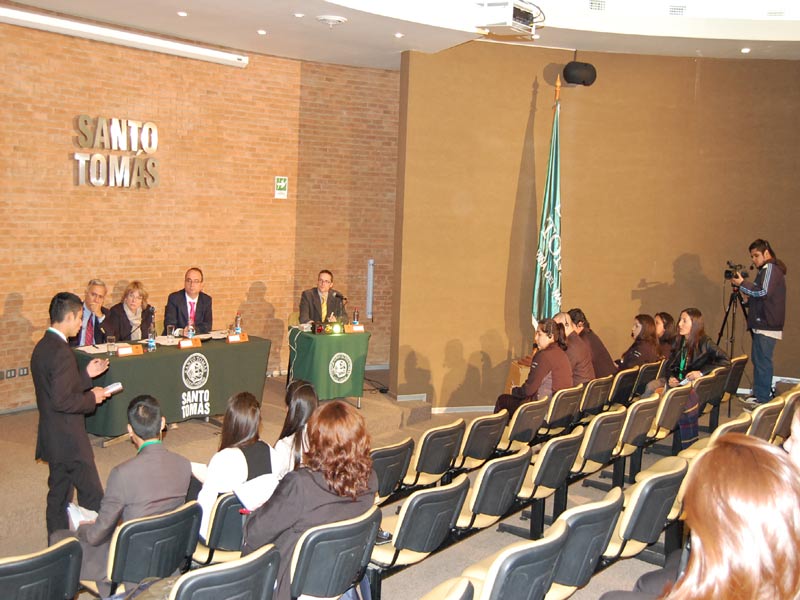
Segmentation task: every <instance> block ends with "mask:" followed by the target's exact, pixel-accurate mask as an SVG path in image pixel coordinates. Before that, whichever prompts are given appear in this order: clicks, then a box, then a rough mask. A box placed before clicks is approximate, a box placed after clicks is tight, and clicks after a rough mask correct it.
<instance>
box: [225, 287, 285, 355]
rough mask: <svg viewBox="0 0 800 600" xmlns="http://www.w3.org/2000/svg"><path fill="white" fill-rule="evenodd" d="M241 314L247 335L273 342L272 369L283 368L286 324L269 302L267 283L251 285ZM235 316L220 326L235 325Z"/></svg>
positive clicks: (271, 349) (240, 308) (241, 305)
mask: <svg viewBox="0 0 800 600" xmlns="http://www.w3.org/2000/svg"><path fill="white" fill-rule="evenodd" d="M239 312H240V313H241V315H242V326H243V328H244V330H245V331H246V332H247V333H249V334H251V335H257V336H259V337H266V338H268V339H269V340H271V342H272V345H271V348H270V360H271V361H272V368H273V369H281V368H283V367H284V365H283V362H282V361H281V350H282V349H283V344H284V341H285V339H284V338H285V337H286V335H287V331H286V324H285V323H284V321H283V320H282V319H278V318H277V317H276V316H275V306H274V305H273V304H272V303H271V302H268V301H267V284H266V283H264V282H263V281H254V282H252V283H251V284H250V287H249V288H248V290H247V296H246V298H245V300H244V301H243V302H242V303H241V304H240V305H239ZM234 316H235V315H231V316H230V317H229V318H228V319H227V320H225V322H224V323H220V326H221V327H227V326H228V325H230V324H231V323H233V318H234ZM276 361H277V362H276ZM287 361H288V357H287Z"/></svg>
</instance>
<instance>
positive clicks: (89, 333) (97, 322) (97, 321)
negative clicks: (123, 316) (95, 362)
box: [69, 279, 108, 346]
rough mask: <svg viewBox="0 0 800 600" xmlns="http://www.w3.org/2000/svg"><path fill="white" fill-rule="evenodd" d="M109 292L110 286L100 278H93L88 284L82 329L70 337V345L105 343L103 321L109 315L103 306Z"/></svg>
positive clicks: (84, 298)
mask: <svg viewBox="0 0 800 600" xmlns="http://www.w3.org/2000/svg"><path fill="white" fill-rule="evenodd" d="M107 293H108V288H106V284H105V283H103V282H102V281H101V280H100V279H92V280H91V281H89V283H88V284H86V293H85V294H84V296H83V315H82V320H81V330H80V331H79V332H78V333H77V335H75V336H73V337H71V338H69V345H70V346H92V345H94V344H105V342H106V332H105V330H104V329H103V322H104V321H105V320H106V316H108V309H107V308H106V307H105V306H103V302H105V299H106V294H107Z"/></svg>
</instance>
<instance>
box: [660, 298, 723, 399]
mask: <svg viewBox="0 0 800 600" xmlns="http://www.w3.org/2000/svg"><path fill="white" fill-rule="evenodd" d="M730 364H731V361H730V359H729V358H728V355H727V354H725V353H724V352H723V351H722V350H720V348H719V347H718V346H717V345H716V344H715V343H714V342H712V341H711V338H710V337H708V336H707V335H706V330H705V323H704V320H703V313H701V312H700V311H699V310H698V309H696V308H686V309H684V310H682V311H681V316H680V319H679V320H678V336H677V337H676V338H675V342H674V343H673V346H672V356H671V357H670V360H669V362H668V363H667V374H668V376H669V379H668V380H667V384H668V385H669V387H675V386H677V385H680V384H681V382H684V381H686V382H689V381H694V380H695V379H698V378H699V377H702V376H703V375H707V374H708V373H710V372H711V371H713V370H714V369H716V368H717V367H726V366H728V365H730Z"/></svg>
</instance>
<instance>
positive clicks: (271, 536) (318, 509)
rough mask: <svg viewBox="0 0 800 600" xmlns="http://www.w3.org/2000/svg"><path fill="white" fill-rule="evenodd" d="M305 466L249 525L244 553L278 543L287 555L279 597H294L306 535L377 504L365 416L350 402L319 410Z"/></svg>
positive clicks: (283, 482)
mask: <svg viewBox="0 0 800 600" xmlns="http://www.w3.org/2000/svg"><path fill="white" fill-rule="evenodd" d="M307 431H308V449H307V450H306V451H305V452H304V453H303V465H302V466H301V467H299V468H297V469H295V470H294V471H291V472H290V473H287V474H286V476H285V477H284V478H283V479H282V480H281V482H280V484H279V485H278V489H277V490H275V494H274V495H273V496H272V498H270V501H269V502H267V503H266V504H265V505H264V506H262V507H261V508H259V509H258V510H257V511H255V512H254V513H253V514H251V515H250V517H249V518H248V519H247V521H246V522H245V526H244V542H243V544H242V555H247V554H249V553H251V552H253V551H255V550H257V549H258V548H260V547H262V546H264V545H265V544H275V546H276V547H277V548H278V551H279V552H280V555H281V564H280V567H279V570H278V585H277V590H276V596H275V598H277V599H278V600H288V598H289V584H290V580H289V572H290V567H291V564H292V553H293V552H294V547H295V545H296V544H297V542H298V540H299V539H300V537H301V536H302V535H303V533H304V532H305V531H307V530H308V529H310V528H311V527H316V526H317V525H324V524H326V523H333V522H335V521H342V520H345V519H352V518H354V517H357V516H358V515H361V514H363V513H364V512H366V511H367V510H369V508H370V507H371V506H372V504H373V502H374V499H375V492H377V490H378V479H377V477H376V476H375V472H374V471H373V470H372V460H371V459H370V456H369V453H370V438H369V435H368V434H367V429H366V426H365V424H364V419H363V417H362V416H361V415H360V414H359V413H358V411H357V410H355V409H354V408H353V407H352V406H350V405H349V404H346V403H344V402H339V401H336V402H330V403H328V404H325V405H323V406H321V407H319V408H318V409H317V410H316V411H315V412H314V414H313V415H312V416H311V419H309V421H308V425H307Z"/></svg>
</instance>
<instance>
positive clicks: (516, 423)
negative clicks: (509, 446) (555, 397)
mask: <svg viewBox="0 0 800 600" xmlns="http://www.w3.org/2000/svg"><path fill="white" fill-rule="evenodd" d="M549 406H550V400H549V399H548V398H543V399H542V400H534V401H533V402H526V403H525V404H522V405H521V406H520V407H519V408H518V409H517V410H516V412H514V416H513V417H511V422H510V423H509V424H508V427H507V429H508V441H510V442H523V443H525V444H529V443H531V442H532V441H533V438H534V437H535V436H536V432H538V431H539V428H540V427H541V426H542V422H543V421H544V417H545V415H546V414H547V409H548V407H549Z"/></svg>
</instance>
